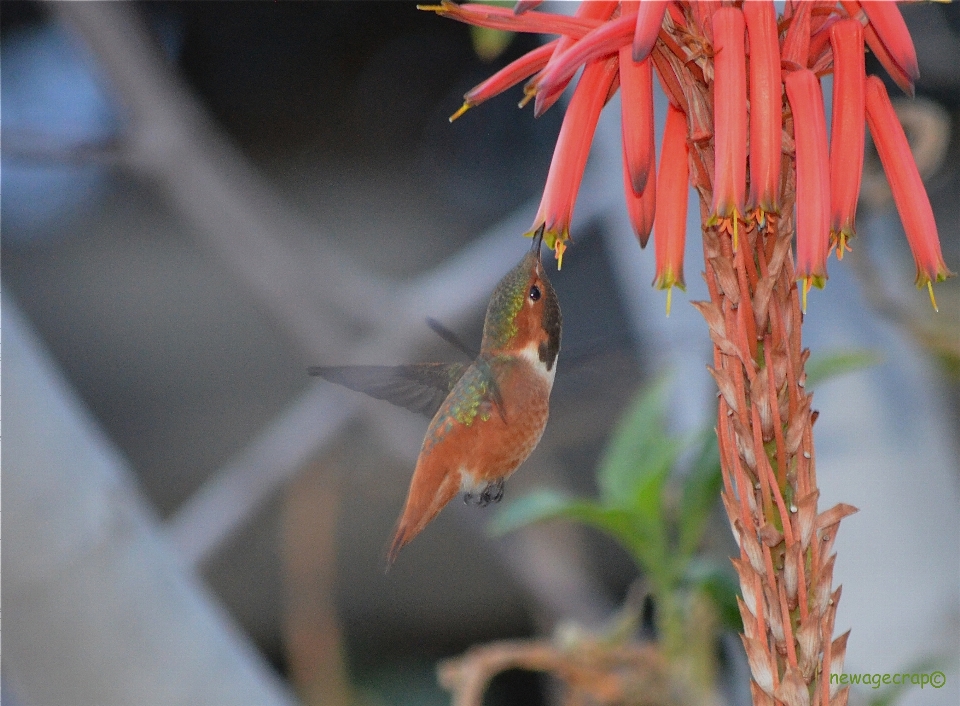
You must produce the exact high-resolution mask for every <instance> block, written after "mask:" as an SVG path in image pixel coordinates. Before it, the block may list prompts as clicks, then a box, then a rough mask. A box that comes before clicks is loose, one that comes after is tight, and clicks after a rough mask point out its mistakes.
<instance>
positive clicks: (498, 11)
mask: <svg viewBox="0 0 960 706" xmlns="http://www.w3.org/2000/svg"><path fill="white" fill-rule="evenodd" d="M587 4H592V3H587ZM417 9H418V10H425V11H427V12H436V13H437V14H438V15H440V16H441V17H449V18H450V19H452V20H457V21H459V22H465V23H466V24H471V25H474V26H476V27H487V28H489V29H502V30H505V31H507V32H538V33H542V34H562V35H565V36H568V37H574V38H577V39H579V38H580V37H582V36H583V35H585V34H586V33H587V32H589V31H590V30H591V29H594V28H595V27H599V26H600V24H601V23H602V22H601V20H595V19H591V18H589V17H581V16H580V15H578V16H577V17H568V16H567V15H557V14H554V13H550V12H524V13H523V14H519V15H518V14H516V13H514V11H513V10H510V9H509V8H506V7H493V6H492V5H480V4H476V3H466V4H464V5H457V4H456V3H453V2H450V0H441V2H440V4H439V5H417Z"/></svg>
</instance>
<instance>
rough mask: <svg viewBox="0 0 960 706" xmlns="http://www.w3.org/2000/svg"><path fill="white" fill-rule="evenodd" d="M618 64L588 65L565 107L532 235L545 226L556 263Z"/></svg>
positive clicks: (604, 61)
mask: <svg viewBox="0 0 960 706" xmlns="http://www.w3.org/2000/svg"><path fill="white" fill-rule="evenodd" d="M617 63H618V59H617V57H616V56H612V57H609V58H607V59H600V60H597V61H593V62H591V63H589V64H587V66H586V68H585V69H584V70H583V75H582V76H581V77H580V81H579V82H578V83H577V87H576V89H575V90H574V92H573V97H572V98H571V99H570V105H568V106H567V112H566V115H564V117H563V124H562V125H561V127H560V135H559V136H558V137H557V144H556V147H555V148H554V150H553V160H552V161H551V162H550V171H549V172H548V174H547V183H546V185H545V186H544V188H543V198H542V199H541V200H540V208H539V209H538V210H537V216H536V218H535V219H534V223H533V228H532V229H531V231H532V232H535V231H536V230H537V229H538V228H540V226H542V225H545V226H546V231H545V232H544V241H545V242H546V243H547V246H548V247H551V248H553V249H554V250H555V251H556V253H557V255H558V259H559V256H560V255H561V254H562V252H563V248H564V247H565V243H566V241H567V240H569V238H570V222H571V221H572V220H573V209H574V205H575V204H576V199H577V192H578V191H579V190H580V181H581V180H582V178H583V170H584V168H585V167H586V165H587V157H588V156H589V155H590V144H591V143H592V142H593V133H594V131H595V130H596V128H597V121H598V120H599V119H600V111H601V110H602V109H603V105H604V103H606V100H607V95H608V94H609V91H610V86H611V84H612V83H613V81H614V79H615V78H616V76H617Z"/></svg>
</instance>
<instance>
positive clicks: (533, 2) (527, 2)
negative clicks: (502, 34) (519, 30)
mask: <svg viewBox="0 0 960 706" xmlns="http://www.w3.org/2000/svg"><path fill="white" fill-rule="evenodd" d="M542 3H543V0H517V4H516V5H514V6H513V14H515V15H522V14H523V13H524V12H526V11H527V10H532V9H533V8H535V7H536V6H537V5H540V4H542Z"/></svg>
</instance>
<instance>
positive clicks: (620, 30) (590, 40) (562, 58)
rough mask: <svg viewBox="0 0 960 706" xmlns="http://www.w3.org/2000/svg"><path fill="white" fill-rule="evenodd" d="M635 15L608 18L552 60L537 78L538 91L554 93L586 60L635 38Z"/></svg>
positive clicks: (604, 53) (604, 54) (618, 47)
mask: <svg viewBox="0 0 960 706" xmlns="http://www.w3.org/2000/svg"><path fill="white" fill-rule="evenodd" d="M634 25H635V18H634V16H633V15H627V16H624V17H620V18H618V19H616V20H612V21H610V22H606V23H604V24H602V25H600V26H599V27H597V28H596V29H595V30H592V31H590V32H588V33H587V34H586V35H584V36H583V38H582V39H581V40H580V41H578V42H576V43H575V44H574V45H573V46H571V47H570V48H569V49H568V50H567V51H565V52H563V53H562V54H560V55H559V56H558V57H557V58H556V60H555V61H551V62H550V66H549V68H547V69H546V70H545V71H544V72H543V75H542V76H541V77H540V78H538V79H537V81H536V86H537V91H538V92H543V93H546V94H551V93H553V92H554V91H556V89H557V87H558V86H560V85H561V84H562V85H566V84H567V82H568V81H569V80H570V79H571V78H572V77H573V75H574V74H575V73H576V72H577V69H579V68H580V67H581V66H582V65H583V64H585V63H586V62H588V61H591V60H593V59H598V58H600V57H602V56H606V55H608V54H613V53H615V52H617V51H619V50H620V47H622V46H624V45H626V44H629V42H630V41H631V40H632V39H633V28H634Z"/></svg>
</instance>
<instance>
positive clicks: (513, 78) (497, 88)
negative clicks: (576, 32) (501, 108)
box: [450, 39, 560, 122]
mask: <svg viewBox="0 0 960 706" xmlns="http://www.w3.org/2000/svg"><path fill="white" fill-rule="evenodd" d="M559 41H560V40H559V39H554V40H553V41H552V42H547V43H546V44H544V45H543V46H541V47H537V48H536V49H534V50H533V51H528V52H527V53H526V54H524V55H523V56H521V57H520V58H519V59H517V60H515V61H511V62H510V63H509V64H507V65H506V66H504V67H503V68H502V69H500V70H499V71H497V73H495V74H494V75H493V76H491V77H490V78H488V79H487V80H486V81H483V82H482V83H479V84H477V85H476V86H474V87H473V88H471V89H470V90H469V91H467V92H466V93H465V94H464V96H463V105H462V106H461V108H460V110H458V111H457V112H456V113H454V114H453V115H451V116H450V122H453V121H454V120H456V119H457V118H459V117H460V116H461V115H463V114H464V113H465V112H467V110H468V109H469V108H473V107H475V106H478V105H480V104H481V103H483V102H485V101H488V100H490V99H491V98H493V97H494V96H497V95H499V94H501V93H503V92H504V91H505V90H507V89H508V88H511V87H512V86H515V85H517V84H518V83H520V81H523V80H524V79H526V78H529V77H530V76H532V75H533V74H535V73H536V72H537V71H539V70H540V69H542V68H543V67H544V66H546V65H547V62H548V61H549V60H550V56H551V55H552V54H553V50H554V49H555V48H556V46H557V44H558V43H559Z"/></svg>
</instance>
